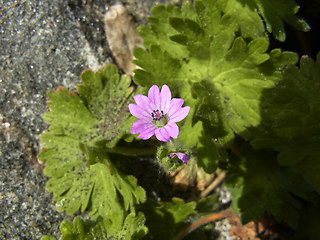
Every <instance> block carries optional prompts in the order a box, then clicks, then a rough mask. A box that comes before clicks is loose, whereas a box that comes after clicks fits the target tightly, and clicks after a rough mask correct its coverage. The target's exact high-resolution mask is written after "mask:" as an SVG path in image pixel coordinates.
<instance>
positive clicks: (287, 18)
mask: <svg viewBox="0 0 320 240" xmlns="http://www.w3.org/2000/svg"><path fill="white" fill-rule="evenodd" d="M249 1H250V2H252V0H249ZM255 4H256V6H257V9H258V11H259V13H260V14H261V15H262V17H263V19H264V21H265V23H266V28H267V30H268V32H270V33H271V32H272V33H273V35H274V36H275V38H276V39H278V40H279V41H284V40H285V39H286V34H285V26H284V22H285V23H288V24H290V25H291V26H293V27H295V28H296V29H298V30H300V31H305V32H307V31H309V30H310V27H309V25H308V24H307V23H306V21H305V20H303V19H301V18H299V17H297V16H296V15H295V14H296V13H297V12H298V10H299V6H298V5H297V4H296V2H295V1H294V0H282V1H278V0H255Z"/></svg>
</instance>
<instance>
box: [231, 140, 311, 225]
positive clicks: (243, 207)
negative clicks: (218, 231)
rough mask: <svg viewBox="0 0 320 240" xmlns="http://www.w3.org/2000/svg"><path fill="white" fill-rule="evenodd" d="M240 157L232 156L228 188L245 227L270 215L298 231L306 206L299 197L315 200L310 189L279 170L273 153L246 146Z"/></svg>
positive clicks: (292, 175) (295, 178)
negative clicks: (304, 206)
mask: <svg viewBox="0 0 320 240" xmlns="http://www.w3.org/2000/svg"><path fill="white" fill-rule="evenodd" d="M239 154H240V155H239V156H236V155H233V154H232V155H231V156H230V165H229V168H228V179H227V182H226V185H227V187H228V190H229V191H230V192H231V194H232V199H233V200H232V208H233V210H234V211H235V212H241V213H242V214H241V219H242V222H243V224H245V223H248V222H250V221H252V220H259V219H260V218H262V217H263V215H264V214H265V212H269V213H271V214H272V215H273V216H274V217H275V218H276V220H277V221H279V222H285V223H287V224H288V225H289V226H291V227H292V228H295V227H297V224H298V221H299V214H300V212H299V211H300V208H301V207H302V204H301V202H300V201H298V198H296V197H295V196H299V197H300V198H303V199H305V200H308V199H310V198H311V196H314V195H313V194H312V188H311V187H310V185H308V184H305V183H304V182H303V181H301V178H299V176H297V175H295V174H293V173H292V172H291V171H290V170H289V169H287V168H283V167H281V166H279V165H278V164H277V161H276V159H275V156H276V155H275V153H274V152H272V151H257V152H255V151H253V149H252V148H250V147H247V146H243V147H242V148H241V149H240V150H239ZM294 195H295V196H294Z"/></svg>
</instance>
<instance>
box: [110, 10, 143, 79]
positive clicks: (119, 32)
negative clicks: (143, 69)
mask: <svg viewBox="0 0 320 240" xmlns="http://www.w3.org/2000/svg"><path fill="white" fill-rule="evenodd" d="M104 22H105V33H106V37H107V41H108V43H109V46H110V49H111V51H112V54H113V56H114V57H115V60H116V62H117V64H118V66H119V67H120V68H121V69H122V70H123V71H124V72H125V73H126V74H128V75H132V73H133V70H134V69H135V68H136V66H135V65H134V64H133V63H132V60H133V50H134V49H135V48H136V47H137V46H142V38H141V37H140V36H139V35H138V33H137V31H136V28H137V25H136V23H134V21H133V19H132V16H130V14H129V13H128V10H127V9H126V8H125V7H124V6H123V5H114V6H112V7H110V8H109V11H108V12H107V13H106V14H105V17H104Z"/></svg>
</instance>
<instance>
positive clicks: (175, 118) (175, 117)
mask: <svg viewBox="0 0 320 240" xmlns="http://www.w3.org/2000/svg"><path fill="white" fill-rule="evenodd" d="M189 111H190V107H183V108H180V109H179V110H178V111H177V112H174V113H173V114H172V115H169V114H168V120H169V124H170V123H172V122H180V121H181V120H182V119H184V118H185V117H186V116H187V115H188V113H189Z"/></svg>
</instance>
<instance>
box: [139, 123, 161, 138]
mask: <svg viewBox="0 0 320 240" xmlns="http://www.w3.org/2000/svg"><path fill="white" fill-rule="evenodd" d="M156 129H157V128H156V127H155V126H154V125H153V124H151V125H150V126H148V128H146V129H145V130H144V131H142V132H141V133H140V135H139V136H138V138H141V139H143V140H147V139H149V138H150V137H152V136H153V135H154V134H155V130H156Z"/></svg>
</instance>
